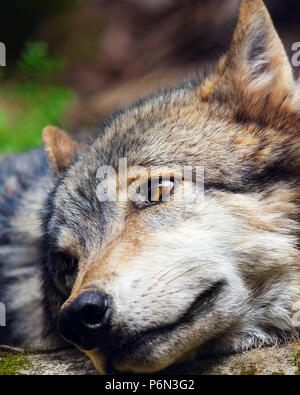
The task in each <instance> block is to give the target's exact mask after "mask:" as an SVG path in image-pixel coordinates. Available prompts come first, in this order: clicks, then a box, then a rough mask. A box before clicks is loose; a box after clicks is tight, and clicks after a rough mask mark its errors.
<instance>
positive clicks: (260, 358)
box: [0, 343, 300, 375]
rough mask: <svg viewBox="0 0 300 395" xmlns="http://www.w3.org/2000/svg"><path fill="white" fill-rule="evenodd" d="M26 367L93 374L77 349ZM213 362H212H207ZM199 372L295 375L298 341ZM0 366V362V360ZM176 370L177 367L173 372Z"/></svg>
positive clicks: (34, 358)
mask: <svg viewBox="0 0 300 395" xmlns="http://www.w3.org/2000/svg"><path fill="white" fill-rule="evenodd" d="M27 358H28V360H29V362H30V363H29V367H27V368H26V369H23V370H22V371H20V372H19V373H21V374H26V375H28V374H29V375H95V374H97V372H96V371H95V369H94V367H93V365H92V363H91V362H90V360H89V359H88V358H87V357H86V356H85V355H84V354H82V353H80V352H79V351H77V350H60V351H55V352H43V353H35V354H33V355H29V356H28V357H27ZM211 362H213V361H211ZM212 364H213V367H211V368H209V369H207V370H206V371H205V372H202V374H206V375H299V374H300V344H298V343H294V344H287V345H281V346H277V347H270V348H261V349H255V350H251V351H247V352H243V353H241V354H236V355H232V356H229V357H226V358H223V359H222V360H219V361H218V362H216V361H215V363H212ZM192 365H193V367H191V366H190V369H191V370H190V369H188V368H187V367H185V369H183V372H184V373H187V371H188V370H190V372H189V373H194V374H195V373H197V372H198V373H200V371H201V368H200V366H203V363H201V362H195V363H193V364H192ZM0 366H1V361H0ZM179 372H180V370H178V369H177V371H176V373H179Z"/></svg>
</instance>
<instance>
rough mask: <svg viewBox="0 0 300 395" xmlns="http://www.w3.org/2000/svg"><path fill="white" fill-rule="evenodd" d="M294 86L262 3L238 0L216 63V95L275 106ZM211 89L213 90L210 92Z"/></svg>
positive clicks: (283, 51) (291, 91)
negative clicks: (223, 50) (231, 28)
mask: <svg viewBox="0 0 300 395" xmlns="http://www.w3.org/2000/svg"><path fill="white" fill-rule="evenodd" d="M294 86H295V82H294V78H293V73H292V68H291V66H290V63H289V60H288V57H287V55H286V52H285V50H284V47H283V45H282V42H281V40H280V38H279V37H278V35H277V33H276V30H275V28H274V26H273V23H272V21H271V18H270V15H269V13H268V11H267V9H266V7H265V5H264V3H263V1H262V0H242V3H241V7H240V14H239V18H238V23H237V27H236V30H235V32H234V35H233V39H232V43H231V47H230V50H229V52H228V53H227V55H226V56H225V57H224V58H223V59H222V60H221V61H220V63H219V66H218V70H217V78H216V79H215V83H214V87H212V84H211V88H212V89H206V92H207V93H209V94H211V93H215V95H216V96H220V90H221V94H222V95H223V96H224V94H226V93H227V95H228V94H230V95H231V98H232V96H233V95H235V97H236V100H237V102H238V101H240V100H241V97H240V96H243V98H244V99H245V98H246V100H247V102H248V105H249V104H254V105H255V104H256V102H258V101H259V102H260V103H262V101H263V100H264V99H267V100H268V101H269V104H270V103H271V102H272V105H274V106H275V107H276V106H278V105H280V104H281V103H282V101H283V100H284V99H285V98H287V97H288V96H291V95H292V94H293V89H294ZM214 88H215V89H214Z"/></svg>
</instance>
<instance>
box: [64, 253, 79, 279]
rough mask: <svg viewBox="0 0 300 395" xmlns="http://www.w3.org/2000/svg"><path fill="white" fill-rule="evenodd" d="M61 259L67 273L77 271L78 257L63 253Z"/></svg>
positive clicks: (70, 273)
mask: <svg viewBox="0 0 300 395" xmlns="http://www.w3.org/2000/svg"><path fill="white" fill-rule="evenodd" d="M61 260H62V264H63V267H64V272H65V274H66V275H72V274H74V273H75V272H76V270H77V267H78V259H77V258H75V257H74V256H71V255H69V254H65V253H62V254H61Z"/></svg>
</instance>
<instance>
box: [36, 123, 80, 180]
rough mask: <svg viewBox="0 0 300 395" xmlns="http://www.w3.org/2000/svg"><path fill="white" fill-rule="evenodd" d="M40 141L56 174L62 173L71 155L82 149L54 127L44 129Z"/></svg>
mask: <svg viewBox="0 0 300 395" xmlns="http://www.w3.org/2000/svg"><path fill="white" fill-rule="evenodd" d="M42 140H43V143H44V145H45V149H46V152H47V155H48V159H49V163H50V165H51V167H52V169H53V170H54V171H55V172H56V173H59V172H60V171H62V170H63V169H64V168H65V167H66V166H67V165H68V164H69V163H70V161H71V159H72V157H73V155H74V154H75V153H76V152H77V151H79V150H80V149H81V148H82V145H81V144H79V143H78V142H77V141H75V140H72V139H71V137H69V136H68V135H67V133H65V132H64V131H63V130H61V129H59V128H57V127H55V126H46V127H45V128H44V130H43V134H42Z"/></svg>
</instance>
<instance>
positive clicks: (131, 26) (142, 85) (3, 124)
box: [0, 0, 300, 152]
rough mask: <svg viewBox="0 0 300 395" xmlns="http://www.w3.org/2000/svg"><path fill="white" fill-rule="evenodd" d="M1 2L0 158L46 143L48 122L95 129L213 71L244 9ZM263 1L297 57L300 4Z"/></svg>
mask: <svg viewBox="0 0 300 395" xmlns="http://www.w3.org/2000/svg"><path fill="white" fill-rule="evenodd" d="M2 3H3V4H1V24H0V41H1V42H3V43H4V44H5V46H6V67H0V79H1V84H0V152H11V151H21V150H27V149H30V148H33V147H35V146H38V145H40V136H41V130H42V128H43V127H44V126H46V125H47V124H49V123H52V124H57V125H58V126H61V127H64V128H66V129H68V130H73V131H76V130H79V131H80V130H82V129H83V128H86V127H89V126H94V125H96V124H98V123H99V122H100V121H101V120H103V119H104V118H105V117H107V116H108V115H110V114H111V113H112V112H113V111H114V110H115V109H117V108H118V107H120V106H122V105H124V104H128V103H130V102H132V101H134V100H136V99H138V98H140V97H143V96H144V95H146V94H148V93H150V92H153V91H155V90H157V89H158V88H161V87H165V86H168V85H174V84H176V83H177V82H178V81H180V80H182V79H184V78H185V77H187V76H189V75H192V74H193V73H194V72H195V71H197V70H199V69H201V67H206V65H207V64H209V63H210V62H212V61H214V60H216V59H217V58H218V57H219V56H220V55H222V54H223V53H224V52H225V51H226V50H227V49H228V46H229V43H230V38H231V35H232V32H233V30H234V27H235V24H236V19H237V14H238V6H239V0H225V1H224V0H223V1H222V0H205V1H201V0H51V1H40V0H10V1H6V2H2ZM265 3H266V5H267V7H268V9H269V10H270V13H271V15H272V18H273V21H274V24H275V26H276V28H277V30H278V32H279V34H280V36H281V38H282V39H283V42H284V44H285V47H286V49H287V51H288V53H289V55H291V47H292V43H293V42H295V41H300V23H299V19H300V1H299V0H276V1H274V0H273V1H271V0H270V1H265ZM295 73H296V74H297V73H298V70H295Z"/></svg>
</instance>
